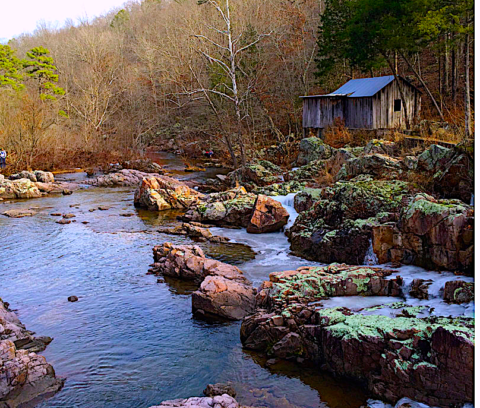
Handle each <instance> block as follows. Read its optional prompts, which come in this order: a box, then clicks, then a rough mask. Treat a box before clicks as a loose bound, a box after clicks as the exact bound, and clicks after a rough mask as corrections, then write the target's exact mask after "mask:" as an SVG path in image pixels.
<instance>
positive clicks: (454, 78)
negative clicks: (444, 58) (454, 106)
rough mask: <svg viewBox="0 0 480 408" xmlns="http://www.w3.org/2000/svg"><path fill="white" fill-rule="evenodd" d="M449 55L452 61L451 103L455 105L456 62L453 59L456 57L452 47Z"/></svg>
mask: <svg viewBox="0 0 480 408" xmlns="http://www.w3.org/2000/svg"><path fill="white" fill-rule="evenodd" d="M451 54H452V61H451V68H452V73H451V85H452V101H453V103H455V100H456V99H457V60H456V58H455V57H456V51H455V47H452V51H451Z"/></svg>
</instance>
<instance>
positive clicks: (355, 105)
mask: <svg viewBox="0 0 480 408" xmlns="http://www.w3.org/2000/svg"><path fill="white" fill-rule="evenodd" d="M372 106H373V103H372V98H371V97H366V98H347V114H346V119H345V126H346V127H347V128H351V129H373V114H372Z"/></svg>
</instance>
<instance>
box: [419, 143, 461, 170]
mask: <svg viewBox="0 0 480 408" xmlns="http://www.w3.org/2000/svg"><path fill="white" fill-rule="evenodd" d="M453 155H454V151H453V150H452V149H449V148H447V147H443V146H440V145H435V144H434V145H431V146H430V147H429V148H428V149H426V150H425V151H423V152H422V153H421V154H420V155H419V156H418V163H417V169H418V170H425V171H428V172H432V173H435V172H437V171H438V170H441V169H443V168H445V165H446V164H447V163H448V162H449V161H450V159H451V158H452V156H453Z"/></svg>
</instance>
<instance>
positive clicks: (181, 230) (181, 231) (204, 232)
mask: <svg viewBox="0 0 480 408" xmlns="http://www.w3.org/2000/svg"><path fill="white" fill-rule="evenodd" d="M158 232H160V233H162V234H170V235H185V236H187V237H190V238H194V239H196V240H198V241H210V242H228V241H230V239H229V238H227V237H220V236H217V235H213V234H212V233H211V231H210V230H209V229H208V228H205V226H203V224H199V223H195V222H192V223H189V222H184V223H182V224H181V225H178V226H176V227H175V228H160V229H158Z"/></svg>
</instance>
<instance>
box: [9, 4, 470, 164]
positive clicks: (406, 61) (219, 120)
mask: <svg viewBox="0 0 480 408" xmlns="http://www.w3.org/2000/svg"><path fill="white" fill-rule="evenodd" d="M472 50H473V1H462V2H450V1H448V0H422V1H420V0H402V1H394V0H344V1H341V0H326V1H325V0H242V1H239V0H218V2H217V1H212V0H200V1H198V2H197V1H194V0H178V1H155V0H144V1H142V2H129V3H127V4H125V6H124V8H122V9H121V10H112V12H111V13H109V14H108V15H105V16H103V17H101V18H97V19H95V20H94V21H90V22H89V21H83V22H78V23H75V24H74V23H73V22H72V23H68V24H66V25H65V26H64V27H62V28H59V29H50V28H48V27H41V28H38V29H37V30H36V31H35V33H34V34H32V35H24V36H21V37H20V38H16V39H14V40H11V41H10V42H9V44H8V45H3V46H0V145H1V146H0V147H3V148H4V149H6V150H7V151H9V152H10V156H9V157H10V163H11V165H12V166H14V167H18V168H27V167H34V166H37V167H39V166H43V167H45V168H47V167H48V168H53V167H61V166H73V165H80V166H83V165H92V164H96V163H100V162H102V161H106V160H110V159H115V158H117V157H120V156H121V157H127V156H128V157H130V156H135V155H138V154H141V153H142V152H143V151H144V149H145V148H146V147H147V146H149V145H151V144H152V143H156V144H157V145H159V146H161V145H162V142H161V141H162V140H168V139H171V138H176V139H177V143H178V144H179V145H185V144H187V143H189V142H195V141H197V142H199V143H198V144H197V149H200V150H201V149H210V148H212V149H214V150H215V151H216V152H222V154H223V155H224V157H225V158H229V160H231V164H233V165H237V164H240V163H241V162H245V161H248V160H249V159H251V158H253V157H254V156H255V155H256V154H257V152H258V151H259V150H260V149H261V148H262V147H265V146H270V145H271V144H279V143H282V142H291V141H292V140H295V139H300V138H301V137H302V123H301V121H302V114H301V112H302V105H301V99H300V98H299V96H300V95H308V94H313V93H322V92H330V91H332V90H334V89H336V87H338V86H340V85H341V84H343V83H344V82H346V81H347V80H349V79H351V78H358V77H363V76H379V75H390V74H398V75H401V76H404V77H405V78H407V79H409V80H411V82H412V83H413V84H414V85H415V86H417V87H418V88H419V89H420V90H421V91H422V93H423V102H422V117H423V118H424V119H430V120H435V121H441V122H449V123H450V126H449V127H447V128H448V129H450V131H451V134H454V137H455V138H456V140H460V139H461V138H462V137H464V136H465V135H467V136H468V135H469V134H471V129H472V128H473V125H472V124H471V123H470V122H471V119H469V115H466V112H470V111H471V109H472V108H473V106H469V104H470V99H471V98H473V68H472V65H473V64H472V61H473V55H472ZM465 124H467V128H466V127H465ZM413 125H414V124H412V127H413ZM444 127H445V126H444ZM468 128H470V131H469V130H468ZM466 129H467V130H466Z"/></svg>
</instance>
